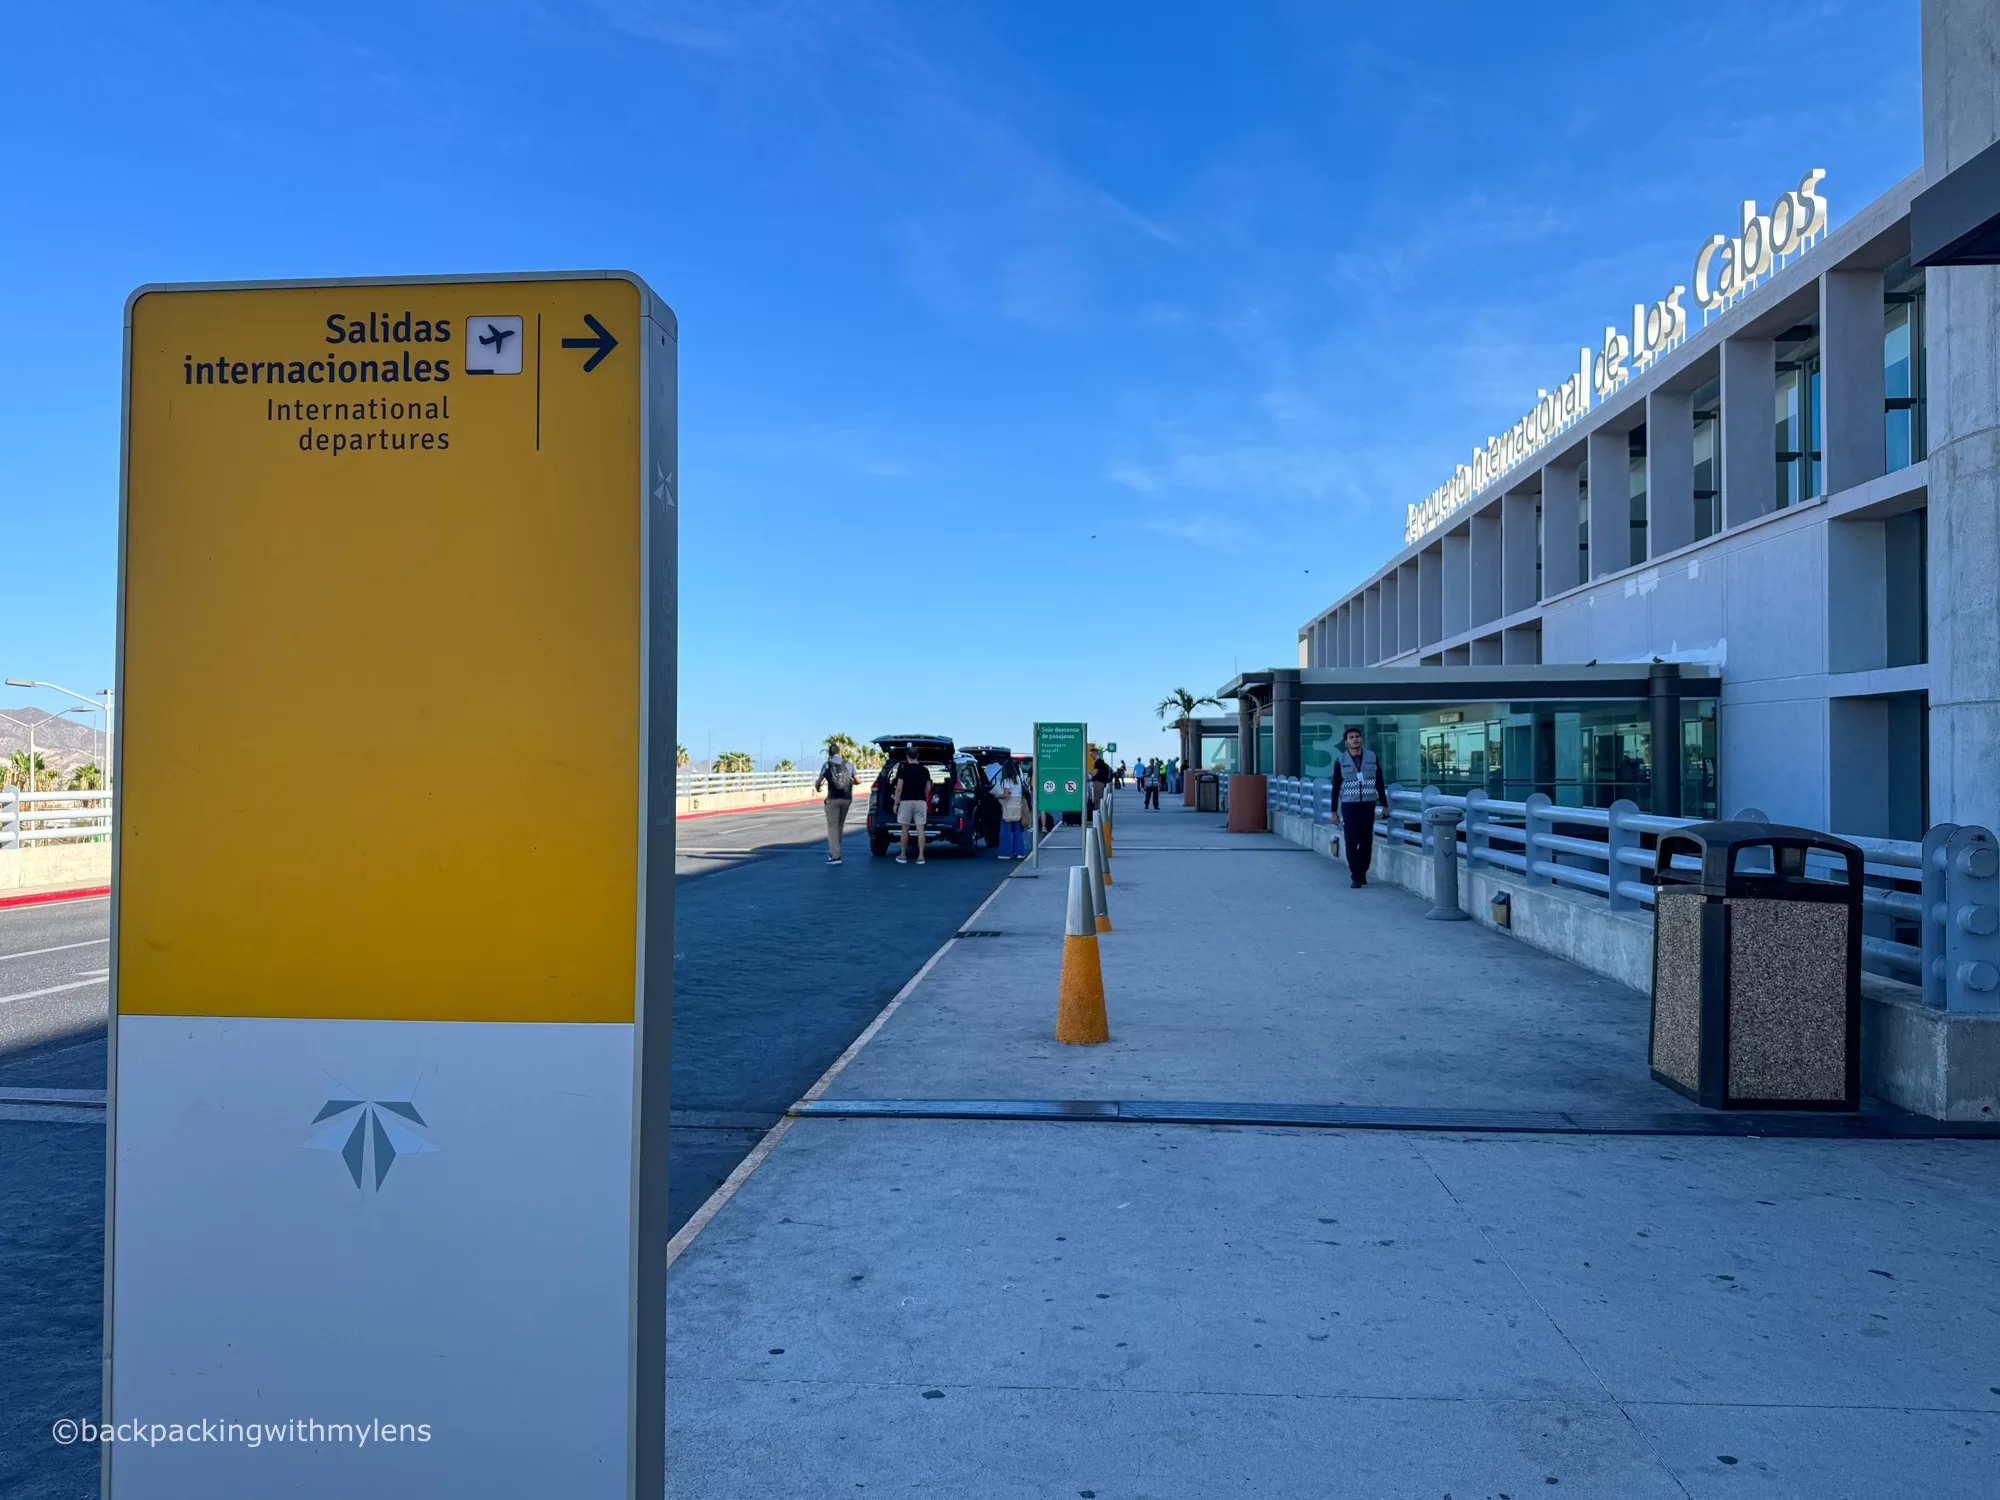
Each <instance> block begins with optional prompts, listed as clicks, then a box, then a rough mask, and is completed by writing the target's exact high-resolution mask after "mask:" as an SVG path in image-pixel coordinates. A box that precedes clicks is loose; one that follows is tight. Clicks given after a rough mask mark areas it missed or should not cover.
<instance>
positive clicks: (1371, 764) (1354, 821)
mask: <svg viewBox="0 0 2000 1500" xmlns="http://www.w3.org/2000/svg"><path fill="white" fill-rule="evenodd" d="M1341 742H1342V746H1343V748H1342V750H1341V752H1340V754H1338V755H1336V756H1335V757H1334V758H1333V769H1334V774H1335V775H1336V776H1338V777H1339V778H1340V842H1341V847H1342V849H1343V850H1344V851H1345V852H1346V855H1347V874H1348V878H1349V880H1350V882H1351V883H1352V888H1353V889H1355V890H1359V889H1361V887H1362V886H1364V885H1366V884H1368V866H1369V863H1370V862H1371V861H1372V860H1373V859H1374V857H1375V809H1376V808H1377V807H1380V808H1381V809H1382V810H1383V811H1384V812H1387V811H1388V808H1389V789H1388V787H1387V786H1385V785H1384V784H1383V781H1382V765H1381V762H1380V761H1378V760H1376V758H1375V752H1374V751H1373V750H1365V749H1363V748H1362V744H1361V731H1360V729H1359V728H1357V727H1356V726H1354V725H1352V724H1350V725H1348V726H1347V733H1345V734H1344V735H1342V736H1341Z"/></svg>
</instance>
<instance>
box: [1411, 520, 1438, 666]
mask: <svg viewBox="0 0 2000 1500" xmlns="http://www.w3.org/2000/svg"><path fill="white" fill-rule="evenodd" d="M1416 572H1417V592H1416V597H1417V601H1418V602H1417V644H1418V646H1420V647H1423V646H1430V645H1434V644H1436V643H1437V642H1438V641H1441V640H1443V639H1444V547H1443V545H1442V544H1441V543H1438V542H1433V543H1431V545H1430V546H1428V547H1426V548H1424V550H1423V551H1421V552H1419V553H1418V554H1417V563H1416Z"/></svg>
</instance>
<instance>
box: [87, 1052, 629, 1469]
mask: <svg viewBox="0 0 2000 1500" xmlns="http://www.w3.org/2000/svg"><path fill="white" fill-rule="evenodd" d="M117 1026H118V1050H117V1070H118V1078H117V1096H116V1104H117V1116H116V1121H115V1127H116V1131H117V1176H116V1184H115V1190H114V1196H115V1211H114V1223H113V1241H112V1247H111V1249H112V1255H113V1257H114V1258H113V1267H114V1270H113V1281H112V1289H113V1299H112V1327H111V1337H110V1340H109V1348H108V1350H107V1352H108V1353H109V1354H110V1356H111V1359H112V1393H111V1407H112V1409H111V1412H110V1413H109V1416H110V1418H111V1419H112V1420H113V1421H115V1422H117V1423H118V1424H121V1431H120V1433H119V1436H118V1439H117V1440H115V1441H114V1445H113V1456H112V1489H111V1494H112V1497H113V1500H151V1497H155V1496H160V1497H169V1496H171V1497H176V1500H178V1497H185V1496H190V1495H251V1494H259V1495H281V1494H282V1495H289V1496H298V1497H319V1496H326V1497H333V1496H339V1497H342V1500H352V1497H353V1496H356V1495H368V1494H382V1495H389V1494H398V1495H400V1494H436V1495H446V1494H451V1495H493V1496H500V1495H562V1496H565V1497H572V1496H574V1497H589V1496H606V1497H621V1496H623V1495H624V1494H625V1492H626V1475H625V1465H626V1421H627V1416H626V1411H627V1397H626V1385H627V1377H626V1370H627V1359H628V1342H629V1327H630V1317H629V1307H630V1301H629V1299H630V1286H631V1265H630V1259H631V1257H630V1249H629V1246H630V1240H631V1236H630V1227H631V1222H632V1213H633V1204H632V1117H633V1098H632V1088H633V1083H632V1048H633V1037H634V1032H633V1028H632V1027H630V1026H573V1025H545V1024H478V1023H467V1022H433V1021H317V1020H305V1021H301V1020H240V1019H223V1018H213V1017H200V1018H188V1017H166V1016H127V1017H121V1018H120V1019H119V1021H118V1022H117ZM128 1423H137V1424H142V1427H143V1431H140V1430H134V1429H129V1428H124V1427H123V1424H128ZM162 1428H165V1429H167V1430H166V1431H164V1432H162V1431H161V1429H162Z"/></svg>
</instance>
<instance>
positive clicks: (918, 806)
mask: <svg viewBox="0 0 2000 1500" xmlns="http://www.w3.org/2000/svg"><path fill="white" fill-rule="evenodd" d="M893 781H894V784H895V791H896V826H897V828H898V829H900V830H901V836H902V841H903V845H902V848H901V849H900V850H898V851H897V854H896V863H897V864H899V865H906V864H908V863H909V862H910V830H911V829H912V828H914V829H916V831H917V863H918V864H922V863H923V862H924V831H925V826H926V823H925V820H926V819H928V818H929V817H930V811H931V770H930V767H929V766H927V765H925V764H924V763H923V762H922V761H920V760H918V759H917V757H916V753H915V752H914V751H909V750H906V751H904V752H903V759H902V760H901V761H899V762H897V765H896V770H895V775H894V777H893Z"/></svg>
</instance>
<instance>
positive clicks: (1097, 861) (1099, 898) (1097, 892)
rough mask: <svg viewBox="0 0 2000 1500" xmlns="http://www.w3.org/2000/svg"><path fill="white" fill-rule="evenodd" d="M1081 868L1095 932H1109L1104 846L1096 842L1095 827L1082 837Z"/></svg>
mask: <svg viewBox="0 0 2000 1500" xmlns="http://www.w3.org/2000/svg"><path fill="white" fill-rule="evenodd" d="M1083 868H1084V871H1085V874H1086V876H1087V882H1088V887H1089V891H1090V905H1091V909H1092V910H1093V911H1094V912H1095V913H1096V916H1097V930H1098V931H1099V932H1109V931H1110V930H1111V908H1110V907H1109V906H1107V905H1106V904H1105V901H1104V878H1105V877H1104V845H1103V844H1101V843H1099V842H1098V839H1097V825H1096V824H1095V823H1093V824H1091V825H1090V827H1089V828H1087V829H1085V830H1084V835H1083Z"/></svg>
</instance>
